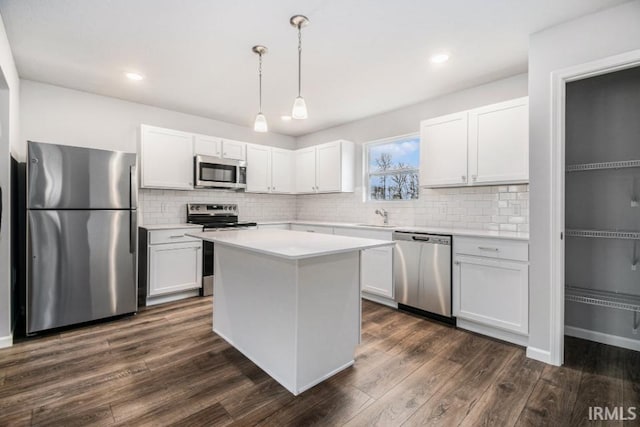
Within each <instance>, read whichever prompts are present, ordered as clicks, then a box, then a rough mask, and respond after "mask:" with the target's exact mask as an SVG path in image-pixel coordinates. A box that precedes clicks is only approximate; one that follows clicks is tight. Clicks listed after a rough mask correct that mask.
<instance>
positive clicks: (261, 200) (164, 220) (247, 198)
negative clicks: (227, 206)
mask: <svg viewBox="0 0 640 427" xmlns="http://www.w3.org/2000/svg"><path fill="white" fill-rule="evenodd" d="M138 197H139V200H140V203H139V206H140V210H141V214H142V224H143V225H151V224H176V223H184V222H186V220H187V203H235V204H237V205H238V210H239V211H240V220H241V221H279V220H290V219H292V218H295V216H296V196H289V195H280V194H250V193H242V192H235V191H225V190H195V191H178V190H150V189H141V190H140V192H139V193H138Z"/></svg>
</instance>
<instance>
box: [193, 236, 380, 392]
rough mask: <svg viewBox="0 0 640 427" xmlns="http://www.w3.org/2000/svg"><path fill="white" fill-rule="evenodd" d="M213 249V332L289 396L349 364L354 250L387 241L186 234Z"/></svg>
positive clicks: (354, 340) (353, 340) (355, 290)
mask: <svg viewBox="0 0 640 427" xmlns="http://www.w3.org/2000/svg"><path fill="white" fill-rule="evenodd" d="M188 234H189V235H190V236H193V237H196V238H199V239H202V240H206V241H210V242H214V243H215V250H214V271H215V276H214V277H215V279H214V303H213V330H214V332H216V333H217V334H218V335H220V336H221V337H222V338H224V339H225V340H226V341H228V342H229V343H230V344H231V345H232V346H234V347H235V348H237V349H238V350H239V351H240V352H242V353H243V354H244V355H245V356H246V357H248V358H249V359H251V360H252V361H253V362H254V363H255V364H256V365H258V366H259V367H260V368H262V369H263V370H264V371H265V372H267V373H268V374H269V375H270V376H271V377H273V378H274V379H275V380H276V381H278V382H279V383H280V384H282V385H283V386H284V387H285V388H286V389H287V390H289V391H290V392H291V393H293V394H294V395H297V394H299V393H301V392H303V391H305V390H307V389H309V388H311V387H313V386H314V385H316V384H318V383H320V382H322V381H323V380H325V379H327V378H329V377H331V376H332V375H334V374H336V373H337V372H340V371H341V370H343V369H345V368H347V367H349V366H351V365H352V364H353V362H354V352H355V347H356V345H357V344H358V343H359V341H360V323H361V320H360V313H361V306H360V251H361V250H363V249H370V248H375V247H381V246H389V245H393V242H390V241H383V240H372V239H362V238H352V237H343V236H334V235H324V234H315V233H307V232H299V231H288V230H239V231H210V232H194V233H188Z"/></svg>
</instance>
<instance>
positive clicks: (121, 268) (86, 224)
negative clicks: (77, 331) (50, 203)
mask: <svg viewBox="0 0 640 427" xmlns="http://www.w3.org/2000/svg"><path fill="white" fill-rule="evenodd" d="M136 215H137V213H136V211H135V210H97V211H90V210H67V211H54V210H31V211H29V212H28V240H27V251H28V255H27V256H28V280H27V332H28V333H33V332H37V331H42V330H46V329H51V328H56V327H60V326H66V325H71V324H76V323H82V322H87V321H90V320H95V319H101V318H105V317H110V316H114V315H118V314H124V313H132V312H135V311H136V310H137V301H136V244H137V239H136V228H137V226H136Z"/></svg>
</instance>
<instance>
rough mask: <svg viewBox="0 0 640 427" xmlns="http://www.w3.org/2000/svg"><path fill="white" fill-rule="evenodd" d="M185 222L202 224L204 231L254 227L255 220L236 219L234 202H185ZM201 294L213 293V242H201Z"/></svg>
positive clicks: (236, 209)
mask: <svg viewBox="0 0 640 427" xmlns="http://www.w3.org/2000/svg"><path fill="white" fill-rule="evenodd" d="M187 222H188V223H190V224H198V225H202V226H204V229H205V231H216V230H228V229H234V228H235V229H237V228H241V229H250V228H256V227H257V225H258V224H256V223H255V222H241V221H238V205H236V204H209V203H189V204H187ZM202 257H203V258H202V295H211V294H212V293H213V276H214V271H213V243H212V242H206V241H205V242H203V251H202Z"/></svg>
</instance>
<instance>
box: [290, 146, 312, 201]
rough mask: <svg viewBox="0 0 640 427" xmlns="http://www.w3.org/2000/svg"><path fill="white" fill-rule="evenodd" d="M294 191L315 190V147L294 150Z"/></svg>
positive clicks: (310, 191)
mask: <svg viewBox="0 0 640 427" xmlns="http://www.w3.org/2000/svg"><path fill="white" fill-rule="evenodd" d="M295 169H296V173H295V177H296V182H295V184H296V193H315V192H316V148H315V147H310V148H303V149H301V150H297V151H296V152H295Z"/></svg>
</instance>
